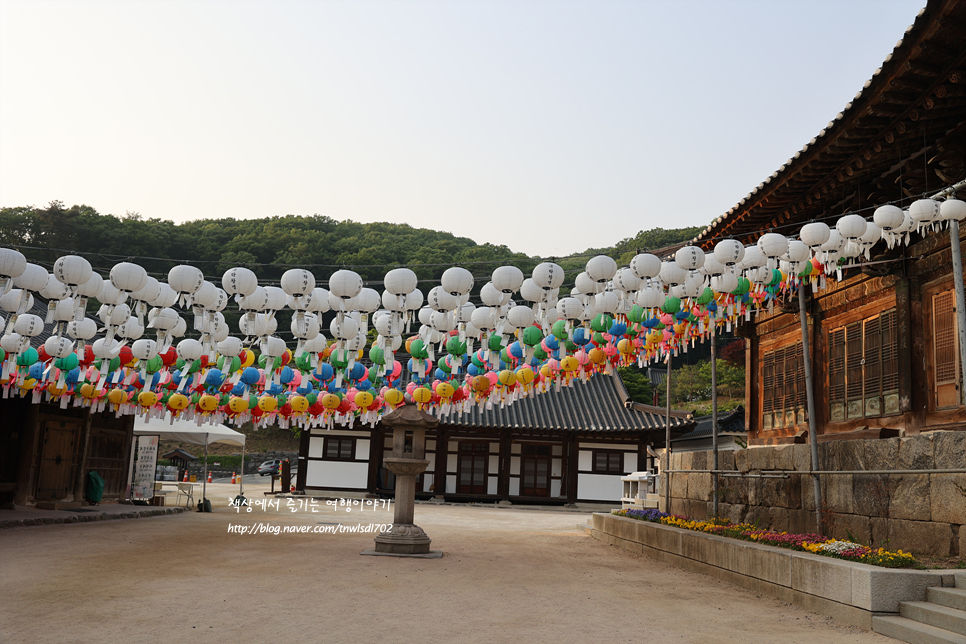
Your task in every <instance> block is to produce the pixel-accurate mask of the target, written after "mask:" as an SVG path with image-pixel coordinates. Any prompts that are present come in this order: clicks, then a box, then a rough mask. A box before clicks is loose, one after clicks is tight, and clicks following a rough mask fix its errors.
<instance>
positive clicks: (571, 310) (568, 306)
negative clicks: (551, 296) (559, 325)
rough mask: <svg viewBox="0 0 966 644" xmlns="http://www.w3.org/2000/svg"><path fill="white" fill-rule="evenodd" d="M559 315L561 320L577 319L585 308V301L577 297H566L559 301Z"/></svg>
mask: <svg viewBox="0 0 966 644" xmlns="http://www.w3.org/2000/svg"><path fill="white" fill-rule="evenodd" d="M556 308H557V317H558V318H559V319H561V320H576V319H577V318H578V317H580V313H581V312H582V311H583V310H584V305H583V303H582V302H581V301H580V300H578V299H577V298H575V297H565V298H563V299H562V300H560V301H559V302H557V307H556Z"/></svg>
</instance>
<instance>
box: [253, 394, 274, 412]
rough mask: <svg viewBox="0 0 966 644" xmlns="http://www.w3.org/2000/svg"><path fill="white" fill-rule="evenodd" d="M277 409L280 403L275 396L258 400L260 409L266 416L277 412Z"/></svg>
mask: <svg viewBox="0 0 966 644" xmlns="http://www.w3.org/2000/svg"><path fill="white" fill-rule="evenodd" d="M276 407H278V401H277V400H276V399H275V396H262V397H261V398H259V399H258V408H259V409H261V410H262V411H263V412H265V413H266V414H267V413H269V412H273V411H275V408H276Z"/></svg>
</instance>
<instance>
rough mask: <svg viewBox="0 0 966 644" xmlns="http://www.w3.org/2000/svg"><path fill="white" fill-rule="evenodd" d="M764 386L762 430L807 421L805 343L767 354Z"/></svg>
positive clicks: (763, 367) (762, 376)
mask: <svg viewBox="0 0 966 644" xmlns="http://www.w3.org/2000/svg"><path fill="white" fill-rule="evenodd" d="M761 385H762V386H761V414H762V418H761V427H762V429H779V428H781V427H792V426H794V425H796V424H798V423H804V422H805V421H806V414H805V362H804V359H803V356H802V343H801V342H796V343H795V344H790V345H787V346H784V347H781V348H778V349H775V350H774V351H767V352H765V353H764V354H763V356H762V371H761Z"/></svg>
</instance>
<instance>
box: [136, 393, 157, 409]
mask: <svg viewBox="0 0 966 644" xmlns="http://www.w3.org/2000/svg"><path fill="white" fill-rule="evenodd" d="M138 404H139V405H141V406H142V407H154V406H155V405H156V404H158V394H156V393H154V392H153V391H142V392H141V393H139V394H138Z"/></svg>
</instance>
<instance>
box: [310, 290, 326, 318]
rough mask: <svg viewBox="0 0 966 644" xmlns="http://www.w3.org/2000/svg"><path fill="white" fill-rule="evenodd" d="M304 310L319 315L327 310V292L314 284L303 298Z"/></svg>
mask: <svg viewBox="0 0 966 644" xmlns="http://www.w3.org/2000/svg"><path fill="white" fill-rule="evenodd" d="M305 310H306V311H311V312H312V313H315V314H316V315H321V314H322V313H325V312H326V311H328V310H329V292H328V291H327V290H326V289H324V288H321V287H318V286H316V287H315V288H313V289H312V292H311V293H309V294H308V296H307V297H306V298H305Z"/></svg>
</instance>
